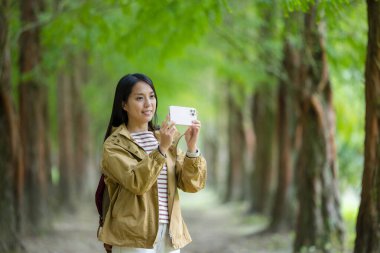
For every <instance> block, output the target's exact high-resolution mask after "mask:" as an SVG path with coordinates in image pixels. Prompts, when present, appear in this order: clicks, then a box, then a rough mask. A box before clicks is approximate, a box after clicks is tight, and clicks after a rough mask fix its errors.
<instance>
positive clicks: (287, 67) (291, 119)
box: [268, 13, 300, 232]
mask: <svg viewBox="0 0 380 253" xmlns="http://www.w3.org/2000/svg"><path fill="white" fill-rule="evenodd" d="M298 17H300V15H298V14H297V13H292V14H291V16H290V17H289V18H288V19H286V20H285V26H286V28H285V29H286V32H285V39H284V45H283V61H282V69H283V72H284V73H285V74H286V76H285V77H284V78H283V79H281V80H280V82H279V88H278V89H279V90H278V97H277V99H278V102H277V124H276V127H277V138H278V166H277V171H278V173H277V175H278V179H277V190H276V194H275V197H274V202H273V205H272V211H271V217H270V224H269V226H268V230H269V231H270V232H277V231H280V230H289V229H291V228H292V227H293V222H294V218H295V215H294V207H293V205H291V203H293V202H294V201H292V200H293V198H294V197H295V196H291V194H290V188H291V187H293V184H292V182H294V181H293V171H294V170H293V166H294V165H293V164H294V162H293V157H294V155H293V153H294V152H295V149H294V146H293V143H294V140H295V127H294V125H295V124H294V123H295V118H296V113H295V112H296V108H295V105H296V104H295V103H294V102H293V101H294V98H295V96H294V90H295V87H298V86H299V78H298V72H299V65H300V50H299V49H297V48H296V46H295V45H294V43H292V42H291V41H290V39H289V37H290V36H292V38H296V37H297V35H296V34H295V32H293V31H292V30H294V29H293V26H296V27H298V24H299V20H298ZM298 32H299V29H298Z"/></svg>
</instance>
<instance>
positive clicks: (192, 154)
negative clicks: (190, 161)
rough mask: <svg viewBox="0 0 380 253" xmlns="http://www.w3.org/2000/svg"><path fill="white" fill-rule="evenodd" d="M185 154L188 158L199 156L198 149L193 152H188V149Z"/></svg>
mask: <svg viewBox="0 0 380 253" xmlns="http://www.w3.org/2000/svg"><path fill="white" fill-rule="evenodd" d="M186 156H187V157H190V158H195V157H198V156H200V152H199V149H196V150H195V151H194V152H190V151H189V150H188V151H187V152H186Z"/></svg>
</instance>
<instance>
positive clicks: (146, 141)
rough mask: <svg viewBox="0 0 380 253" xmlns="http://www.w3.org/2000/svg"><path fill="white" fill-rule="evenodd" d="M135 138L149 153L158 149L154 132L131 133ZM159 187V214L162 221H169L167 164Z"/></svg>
mask: <svg viewBox="0 0 380 253" xmlns="http://www.w3.org/2000/svg"><path fill="white" fill-rule="evenodd" d="M131 136H132V138H133V140H134V141H135V142H136V143H137V144H138V145H139V146H140V147H142V148H143V149H144V150H145V152H146V153H147V154H149V153H150V152H152V151H153V150H155V149H157V147H158V141H157V139H156V137H155V136H154V134H153V132H150V131H144V132H139V133H131ZM157 188H158V214H159V218H158V220H159V222H160V223H169V211H168V210H169V209H168V169H167V167H166V164H165V165H164V167H163V168H162V170H161V172H160V175H159V176H158V178H157Z"/></svg>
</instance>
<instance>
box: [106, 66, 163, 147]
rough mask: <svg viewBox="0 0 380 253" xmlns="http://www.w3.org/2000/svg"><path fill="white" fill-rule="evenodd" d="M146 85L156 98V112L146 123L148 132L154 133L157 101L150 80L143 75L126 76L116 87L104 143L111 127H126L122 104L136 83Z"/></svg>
mask: <svg viewBox="0 0 380 253" xmlns="http://www.w3.org/2000/svg"><path fill="white" fill-rule="evenodd" d="M141 81H142V82H145V83H147V84H148V85H149V86H150V87H151V88H152V90H153V92H154V96H155V97H156V111H155V112H154V115H153V118H152V120H151V121H149V123H148V130H150V131H154V130H155V129H157V127H156V126H157V107H158V100H157V94H156V90H155V89H154V85H153V82H152V80H151V79H150V78H149V77H148V76H146V75H144V74H139V73H135V74H128V75H126V76H123V77H122V78H121V79H120V81H119V82H118V84H117V86H116V91H115V98H114V100H113V106H112V113H111V118H110V122H109V124H108V127H107V132H106V134H105V136H104V141H105V140H106V139H107V138H108V136H110V135H111V132H112V127H118V126H120V125H121V124H123V123H124V124H125V125H126V126H127V125H128V113H127V112H126V111H125V110H124V109H123V104H124V103H126V102H127V101H128V98H129V95H131V92H132V88H133V86H135V84H136V83H137V82H141Z"/></svg>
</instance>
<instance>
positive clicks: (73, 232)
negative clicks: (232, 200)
mask: <svg viewBox="0 0 380 253" xmlns="http://www.w3.org/2000/svg"><path fill="white" fill-rule="evenodd" d="M181 197H182V200H183V201H182V206H183V213H184V218H185V221H186V223H187V224H188V227H189V230H190V233H191V235H192V238H193V242H192V243H191V244H190V245H188V246H186V247H185V248H183V249H182V250H181V253H252V252H255V253H290V252H291V241H292V239H291V237H290V236H289V235H284V234H280V235H272V236H250V235H251V234H252V233H254V232H255V231H258V230H260V229H262V227H263V225H264V222H263V220H262V219H261V218H259V217H254V216H250V217H247V216H244V215H243V210H244V208H243V207H242V206H233V205H223V206H222V205H219V204H217V201H215V197H214V196H213V195H212V194H210V193H208V192H205V193H202V194H195V195H194V194H183V196H181ZM96 221H97V215H96V212H95V209H94V208H93V207H91V206H88V207H86V208H82V209H81V210H80V212H78V213H76V214H72V215H68V214H66V215H61V216H60V217H58V218H57V220H56V221H55V222H54V224H53V231H51V232H49V233H45V234H42V235H41V236H39V237H36V238H25V239H24V240H23V243H24V246H25V249H26V252H28V253H69V252H70V253H94V252H101V253H103V252H104V251H103V247H102V244H101V242H99V241H97V239H96V235H95V234H96V229H97V224H96Z"/></svg>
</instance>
